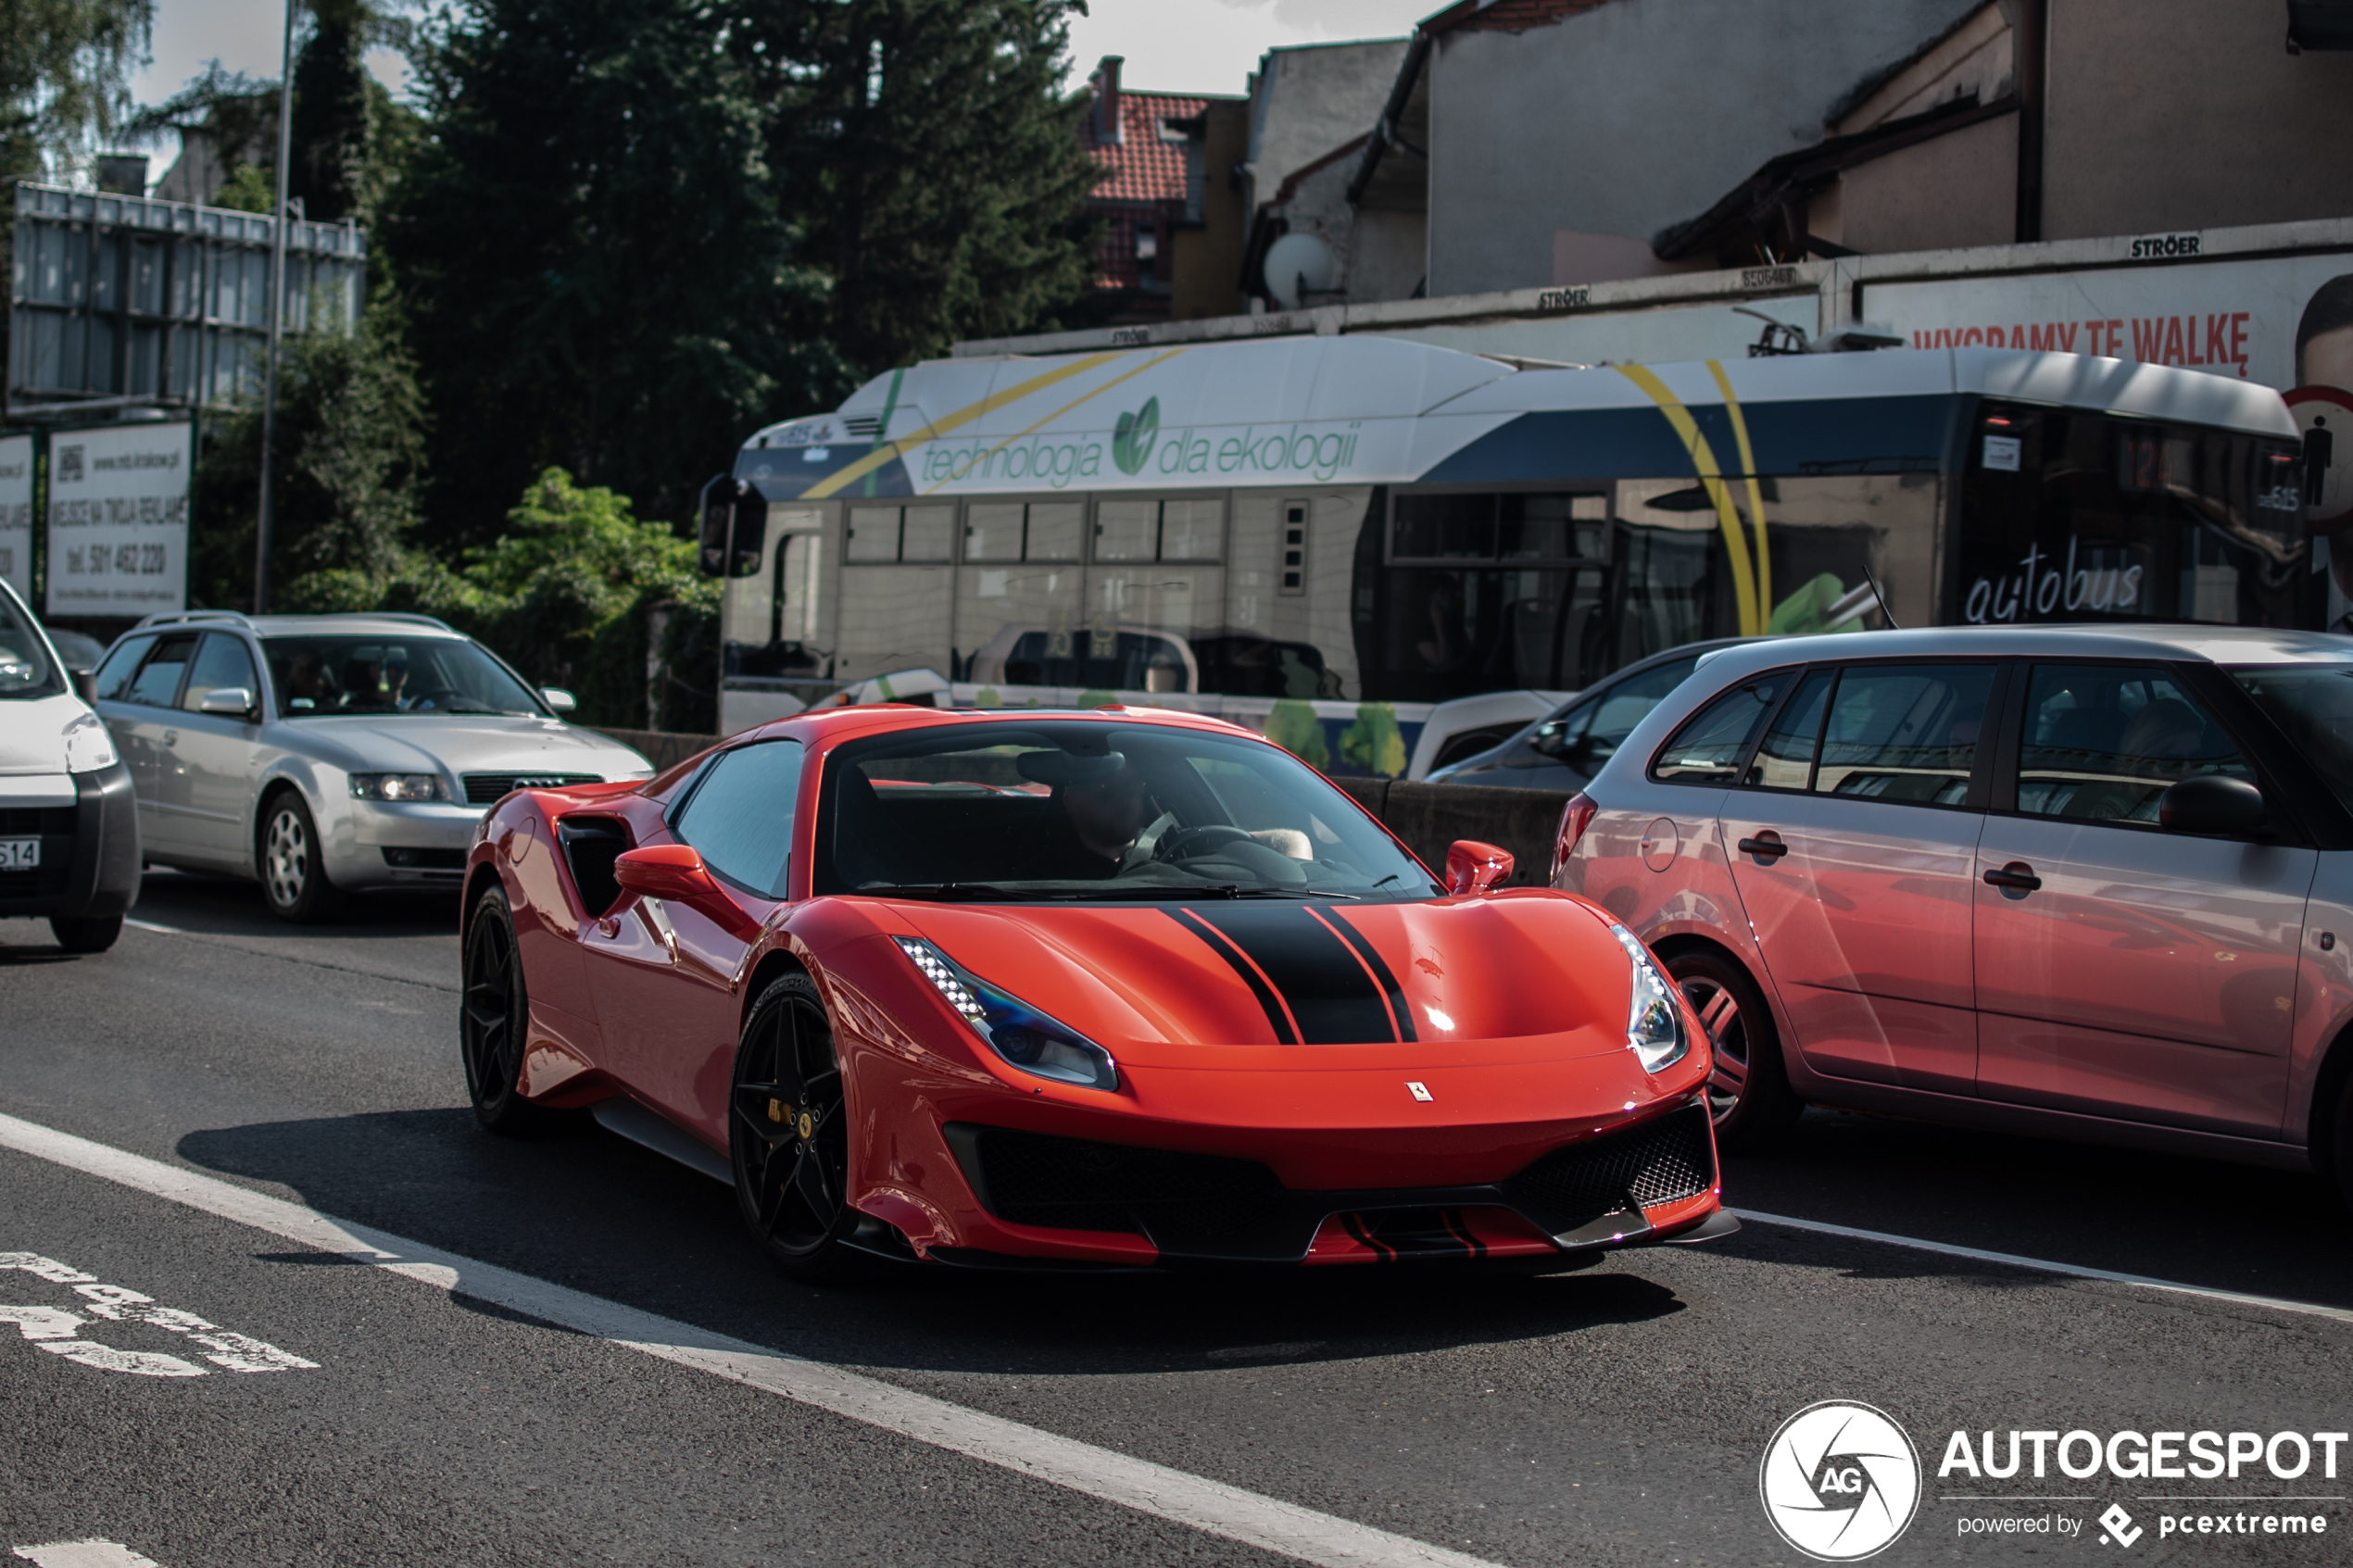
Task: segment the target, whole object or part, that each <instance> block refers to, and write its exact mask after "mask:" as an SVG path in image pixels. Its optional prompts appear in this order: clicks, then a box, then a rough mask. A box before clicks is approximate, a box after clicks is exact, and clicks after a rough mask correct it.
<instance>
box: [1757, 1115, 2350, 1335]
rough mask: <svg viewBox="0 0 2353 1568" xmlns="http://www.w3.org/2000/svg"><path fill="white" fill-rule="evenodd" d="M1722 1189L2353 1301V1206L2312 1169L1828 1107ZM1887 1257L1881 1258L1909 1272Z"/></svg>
mask: <svg viewBox="0 0 2353 1568" xmlns="http://www.w3.org/2000/svg"><path fill="white" fill-rule="evenodd" d="M1724 1197H1725V1201H1726V1202H1727V1203H1729V1204H1730V1205H1731V1206H1732V1207H1734V1208H1736V1209H1742V1210H1752V1211H1758V1212H1763V1213H1768V1214H1781V1215H1788V1216H1791V1217H1793V1218H1799V1219H1806V1220H1814V1221H1818V1222H1823V1223H1831V1224H1838V1225H1848V1226H1853V1227H1855V1228H1856V1229H1860V1230H1871V1231H1881V1232H1885V1233H1890V1234H1894V1235H1898V1236H1912V1237H1918V1238H1920V1239H1923V1240H1929V1241H1935V1242H1940V1243H1944V1244H1945V1245H1948V1246H1956V1247H1969V1248H1979V1249H1982V1250H1984V1251H1989V1252H2001V1253H2007V1254H2010V1255H2013V1256H2019V1257H2026V1258H2034V1259H2042V1260H2046V1261H2054V1262H2064V1263H2069V1264H2072V1265H2074V1266H2077V1267H2082V1268H2092V1269H2105V1270H2109V1271H2112V1272H2115V1273H2129V1274H2139V1275H2144V1276H2146V1277H2149V1278H2154V1279H2162V1280H2168V1281H2172V1282H2176V1283H2180V1284H2184V1285H2194V1286H2203V1287H2205V1288H2208V1289H2213V1290H2230V1291H2243V1292H2246V1293H2248V1294H2251V1295H2259V1296H2274V1297H2283V1298H2289V1299H2292V1300H2297V1301H2309V1302H2315V1303H2319V1304H2322V1305H2327V1306H2335V1307H2347V1308H2353V1269H2348V1268H2347V1264H2348V1263H2353V1214H2348V1213H2347V1210H2346V1209H2345V1207H2344V1206H2343V1205H2342V1204H2341V1203H2340V1202H2339V1201H2338V1199H2337V1197H2336V1194H2335V1192H2334V1188H2333V1186H2332V1185H2331V1184H2330V1183H2329V1182H2328V1181H2326V1180H2325V1179H2323V1178H2322V1177H2320V1176H2317V1175H2313V1174H2311V1173H2306V1172H2296V1171H2281V1170H2272V1169H2267V1168H2264V1167H2260V1166H2254V1165H2239V1164H2232V1163H2228V1162H2226V1161H2222V1160H2199V1159H2191V1158H2185V1157H2181V1156H2175V1155H2166V1154H2152V1153H2145V1152H2142V1151H2140V1150H2134V1149H2120V1148H2102V1147H2099V1146H2097V1145H2092V1144H2081V1143H2066V1142H2058V1141H2046V1140H2043V1139H2037V1138H2024V1137H2010V1136H2005V1135H1999V1134H1994V1133H1982V1132H1973V1131H1969V1130H1967V1129H1962V1128H1953V1127H1940V1126H1931V1125H1928V1124H1926V1123H1914V1122H1903V1121H1896V1120H1894V1119H1891V1118H1883V1117H1877V1116H1866V1115H1850V1114H1841V1113H1837V1112H1829V1111H1819V1110H1816V1111H1809V1112H1808V1113H1807V1114H1806V1117H1805V1119H1804V1120H1803V1122H1802V1123H1800V1124H1799V1126H1798V1128H1797V1130H1796V1132H1795V1134H1794V1135H1793V1136H1792V1137H1791V1138H1790V1139H1789V1141H1788V1143H1787V1145H1786V1146H1785V1147H1784V1148H1781V1149H1780V1150H1778V1151H1777V1152H1775V1153H1773V1154H1771V1155H1768V1156H1735V1157H1731V1158H1728V1159H1727V1160H1725V1165H1724ZM1752 1231H1753V1232H1754V1233H1755V1236H1758V1237H1762V1236H1779V1237H1783V1238H1789V1237H1793V1236H1795V1235H1796V1233H1793V1232H1791V1231H1787V1230H1779V1229H1776V1228H1774V1227H1770V1226H1753V1227H1752ZM1744 1240H1747V1241H1748V1242H1749V1244H1750V1245H1757V1244H1759V1243H1757V1242H1755V1240H1753V1239H1750V1238H1744ZM1820 1245H1823V1243H1822V1242H1820V1241H1819V1240H1818V1239H1812V1238H1809V1239H1808V1240H1807V1241H1806V1243H1805V1244H1804V1246H1805V1248H1806V1249H1812V1248H1818V1246H1820ZM1836 1245H1837V1246H1838V1247H1839V1248H1841V1249H1848V1248H1851V1247H1852V1244H1849V1243H1843V1242H1842V1243H1837V1244H1836ZM1891 1251H1892V1249H1887V1248H1877V1249H1874V1250H1873V1252H1872V1256H1873V1257H1875V1258H1880V1257H1885V1258H1888V1259H1889V1261H1887V1263H1886V1264H1885V1265H1884V1266H1885V1267H1888V1268H1893V1269H1895V1270H1898V1271H1901V1270H1903V1269H1906V1268H1907V1267H1909V1266H1910V1265H1908V1264H1906V1263H1903V1262H1900V1261H1894V1259H1893V1258H1892V1256H1890V1254H1891ZM1912 1256H1914V1257H1916V1258H1925V1256H1926V1255H1924V1254H1913V1255H1912ZM1955 1263H1956V1265H1957V1267H1959V1268H1961V1269H1962V1270H1964V1271H1966V1270H1969V1269H1972V1268H1975V1267H1976V1265H1973V1264H1968V1263H1964V1262H1960V1261H1957V1260H1956V1261H1955ZM1920 1266H1921V1267H1922V1268H1923V1269H1928V1268H1929V1265H1928V1264H1926V1263H1925V1262H1924V1261H1923V1262H1922V1263H1921V1265H1920ZM1878 1268H1879V1265H1877V1264H1874V1265H1873V1271H1874V1272H1875V1273H1876V1272H1878Z"/></svg>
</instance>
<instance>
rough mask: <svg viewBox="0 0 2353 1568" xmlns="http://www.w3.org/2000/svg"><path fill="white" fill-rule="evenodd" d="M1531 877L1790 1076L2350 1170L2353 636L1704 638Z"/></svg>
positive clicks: (1721, 1101) (1762, 1132)
mask: <svg viewBox="0 0 2353 1568" xmlns="http://www.w3.org/2000/svg"><path fill="white" fill-rule="evenodd" d="M1554 885H1555V886H1558V887H1562V888H1566V889H1567V890H1569V891H1571V892H1578V893H1582V894H1585V895H1586V896H1587V897H1592V898H1594V899H1596V900H1598V901H1599V902H1600V903H1602V904H1603V905H1604V907H1606V908H1607V909H1610V910H1612V911H1613V912H1614V913H1616V914H1617V917H1618V918H1619V919H1620V920H1623V921H1624V922H1626V923H1627V924H1628V925H1629V926H1631V927H1632V928H1633V929H1634V930H1635V931H1636V932H1637V933H1639V934H1640V935H1642V938H1643V939H1644V940H1645V941H1647V942H1648V943H1649V944H1650V945H1651V947H1653V948H1654V949H1655V951H1656V952H1657V953H1658V954H1659V956H1660V957H1661V958H1662V959H1663V960H1665V961H1666V962H1667V967H1668V969H1669V970H1670V971H1671V972H1673V973H1674V975H1675V976H1676V978H1677V979H1678V981H1679V982H1680V984H1681V985H1682V986H1683V988H1684V990H1685V992H1686V993H1687V994H1688V995H1689V996H1690V997H1691V999H1692V1003H1693V1005H1694V1006H1695V1008H1696V1009H1697V1010H1698V1011H1699V1012H1700V1014H1701V1016H1702V1018H1703V1019H1705V1021H1706V1023H1707V1026H1708V1030H1709V1033H1710V1034H1711V1035H1713V1036H1714V1039H1715V1045H1716V1059H1717V1068H1716V1075H1715V1078H1714V1080H1713V1081H1712V1083H1711V1085H1710V1089H1709V1095H1710V1099H1711V1102H1712V1105H1713V1108H1714V1110H1715V1113H1716V1117H1717V1123H1718V1135H1719V1137H1720V1138H1721V1139H1722V1140H1723V1141H1724V1142H1725V1143H1726V1144H1727V1145H1728V1146H1732V1147H1739V1146H1741V1145H1743V1144H1745V1145H1750V1146H1755V1145H1756V1144H1757V1143H1759V1142H1766V1141H1770V1140H1771V1139H1772V1138H1773V1137H1774V1136H1775V1135H1777V1134H1778V1133H1779V1131H1780V1129H1781V1128H1783V1127H1785V1126H1786V1125H1787V1123H1789V1122H1790V1121H1791V1120H1792V1119H1793V1117H1794V1115H1795V1113H1796V1111H1797V1110H1798V1109H1799V1108H1800V1107H1801V1105H1802V1104H1804V1103H1806V1102H1811V1103H1814V1104H1818V1105H1825V1106H1837V1107H1842V1108H1845V1109H1850V1110H1876V1111H1883V1112H1892V1113H1897V1114H1902V1115H1906V1116H1915V1117H1919V1118H1923V1119H1927V1120H1934V1121H1942V1122H1948V1123H1957V1124H1961V1125H1968V1126H1978V1127H1985V1128H1991V1129H1998V1130H2003V1131H2007V1132H2015V1133H2027V1134H2041V1135H2053V1136H2060V1137H2070V1138H2083V1139H2091V1140H2097V1141H2108V1142H2112V1143H2124V1144H2133V1145H2137V1146H2140V1147H2145V1148H2159V1149H2171V1150H2176V1151H2180V1152H2186V1153H2195V1154H2208V1155H2216V1156H2221V1157H2223V1158H2227V1159H2234V1160H2249V1161H2253V1162H2256V1163H2260V1164H2266V1165H2275V1166H2284V1167H2290V1168H2308V1167H2309V1168H2314V1169H2318V1170H2321V1171H2323V1172H2330V1173H2334V1174H2335V1175H2336V1176H2337V1177H2338V1179H2339V1181H2340V1183H2341V1184H2342V1185H2345V1186H2346V1187H2347V1189H2348V1196H2353V638H2347V637H2340V636H2332V635H2329V634H2326V633H2307V632H2284V631H2266V630H2261V629H2257V628H2246V627H2220V626H2216V627H2208V626H2108V627H2088V626H2084V627H2060V626H2053V627H2036V628H1951V629H1939V630H1922V631H1912V632H1879V633H1871V634H1870V635H1869V636H1868V637H1857V636H1831V637H1808V638H1802V639H1790V640H1784V641H1776V642H1770V643H1760V644H1752V645H1746V646H1740V647H1735V648H1731V649H1728V650H1725V651H1723V652H1721V653H1718V654H1717V655H1715V656H1714V657H1712V658H1710V659H1706V660H1705V662H1703V663H1702V664H1701V666H1700V668H1699V670H1698V671H1697V672H1696V673H1695V674H1694V675H1693V676H1692V679H1691V680H1689V681H1688V682H1686V683H1685V684H1683V685H1682V686H1681V687H1680V688H1679V689H1677V690H1676V691H1675V693H1674V694H1673V695H1672V696H1669V697H1668V698H1667V700H1666V701H1664V702H1662V703H1661V704H1660V705H1659V706H1658V708H1657V709H1655V710H1654V711H1653V712H1652V713H1651V715H1650V716H1649V717H1648V718H1647V719H1646V720H1644V721H1643V722H1642V724H1641V725H1640V726H1638V727H1637V728H1636V729H1635V730H1634V732H1633V733H1632V734H1629V736H1628V737H1627V740H1626V742H1625V744H1624V745H1623V746H1620V747H1619V748H1618V750H1617V754H1616V755H1615V756H1613V757H1612V758H1611V759H1610V760H1609V762H1608V763H1607V764H1606V765H1605V766H1604V767H1603V769H1602V770H1601V771H1600V772H1599V773H1598V774H1597V775H1596V776H1595V777H1594V779H1593V781H1592V784H1591V785H1590V786H1589V788H1588V789H1587V790H1586V791H1585V792H1583V793H1581V794H1579V796H1577V797H1574V798H1573V799H1572V801H1571V802H1570V805H1569V808H1568V809H1567V812H1566V813H1565V814H1564V817H1563V822H1562V826H1561V842H1560V845H1559V847H1558V851H1557V856H1556V864H1555V870H1554Z"/></svg>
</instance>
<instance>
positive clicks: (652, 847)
mask: <svg viewBox="0 0 2353 1568" xmlns="http://www.w3.org/2000/svg"><path fill="white" fill-rule="evenodd" d="M612 879H613V880H614V881H615V882H617V883H619V884H621V885H622V886H623V888H624V889H626V890H627V891H629V892H631V893H635V894H637V895H639V896H640V897H647V898H674V899H677V900H678V901H679V902H681V903H685V902H688V901H691V900H693V899H696V898H708V897H711V896H713V895H715V894H716V893H717V892H718V891H719V884H718V883H716V882H714V881H712V880H711V872H709V871H708V870H706V869H705V868H704V866H703V863H702V857H701V856H700V855H699V854H698V853H696V852H695V850H694V849H693V847H690V846H688V845H684V844H649V845H648V846H646V847H644V848H642V849H628V850H624V851H623V852H622V853H621V854H618V855H616V856H614V857H613V861H612Z"/></svg>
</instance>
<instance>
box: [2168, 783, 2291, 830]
mask: <svg viewBox="0 0 2353 1568" xmlns="http://www.w3.org/2000/svg"><path fill="white" fill-rule="evenodd" d="M2265 815H2266V809H2265V807H2264V804H2263V792H2262V791H2261V790H2259V789H2258V788H2256V787H2255V786H2254V785H2253V784H2249V783H2247V782H2246V780H2245V779H2233V778H2230V777H2227V776H2226V775H2224V774H2221V773H2199V774H2197V775H2196V777H2194V778H2186V779H2183V780H2182V781H2181V782H2180V783H2178V784H2174V785H2172V786H2171V788H2169V789H2168V790H2166V792H2165V793H2164V794H2163V795H2160V796H2158V797H2157V820H2158V825H2159V826H2161V827H2163V828H2164V829H2165V831H2166V832H2168V833H2198V834H2249V833H2254V832H2256V831H2257V830H2258V829H2259V828H2261V827H2262V825H2263V819H2264V816H2265Z"/></svg>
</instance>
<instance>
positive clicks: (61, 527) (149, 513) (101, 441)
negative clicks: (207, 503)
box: [47, 421, 194, 617]
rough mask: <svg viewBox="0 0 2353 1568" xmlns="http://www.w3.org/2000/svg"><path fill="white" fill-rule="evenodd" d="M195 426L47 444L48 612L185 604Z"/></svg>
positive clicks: (121, 612)
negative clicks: (190, 470)
mask: <svg viewBox="0 0 2353 1568" xmlns="http://www.w3.org/2000/svg"><path fill="white" fill-rule="evenodd" d="M193 430H194V427H193V426H191V425H189V424H188V423H186V422H185V421H181V422H177V423H170V424H127V425H107V426H105V427H103V428H101V429H97V430H73V431H59V432H58V433H57V434H55V435H53V436H51V437H50V438H49V593H48V610H47V613H48V614H50V615H53V616H72V615H87V616H116V617H120V616H138V615H152V614H154V613H156V612H157V610H168V609H182V608H186V605H187V596H188V472H189V469H190V466H191V463H192V460H193V458H194V448H193V445H192V440H191V437H192V433H193Z"/></svg>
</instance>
